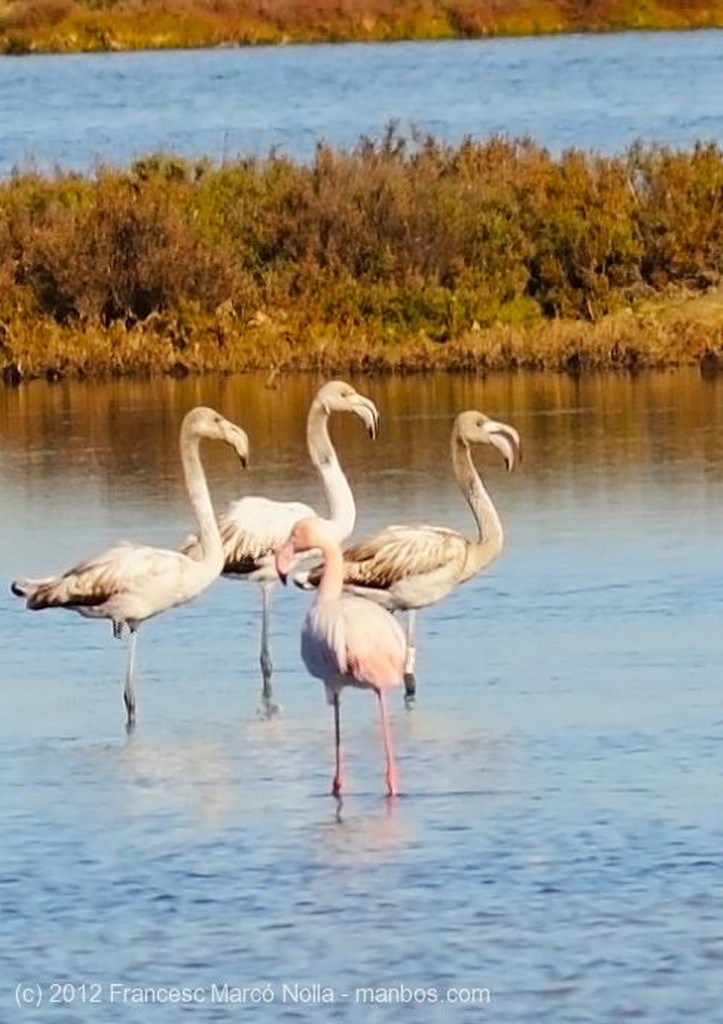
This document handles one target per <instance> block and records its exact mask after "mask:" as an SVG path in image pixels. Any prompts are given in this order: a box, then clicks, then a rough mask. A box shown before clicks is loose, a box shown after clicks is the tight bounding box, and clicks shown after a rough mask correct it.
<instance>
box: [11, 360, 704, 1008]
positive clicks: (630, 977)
mask: <svg viewBox="0 0 723 1024" xmlns="http://www.w3.org/2000/svg"><path fill="white" fill-rule="evenodd" d="M317 383H318V381H315V380H313V379H311V378H309V379H304V378H300V379H296V380H293V381H285V380H282V381H281V383H280V386H279V387H278V388H276V389H274V390H269V389H267V388H265V387H264V382H263V380H257V379H254V378H240V379H228V380H224V381H220V382H219V381H213V380H205V381H201V382H198V381H196V382H193V383H191V382H188V381H181V382H162V383H158V384H154V385H148V384H143V385H140V384H115V385H107V386H65V385H57V386H46V385H41V384H37V385H30V386H28V387H24V388H21V389H18V390H14V391H10V390H5V391H2V392H0V469H1V471H2V484H1V488H0V522H1V523H2V530H1V531H0V569H1V570H2V577H3V579H4V580H5V581H6V583H5V585H4V586H3V589H2V593H1V594H0V615H1V617H2V618H1V621H2V630H3V644H2V647H3V656H2V662H1V663H0V680H1V683H2V691H1V692H2V715H1V716H0V770H1V775H2V789H1V790H0V794H1V796H0V799H1V801H2V821H3V837H2V844H1V846H0V850H1V852H0V922H1V923H0V927H1V928H2V931H3V933H4V937H5V940H6V941H5V943H4V949H5V955H4V960H3V962H2V986H1V987H0V1005H2V1007H3V1009H2V1013H1V1014H0V1016H2V1019H3V1020H15V1019H17V1020H21V1019H24V1020H34V1021H42V1022H45V1021H49V1022H50V1021H58V1022H68V1024H70V1022H77V1021H82V1022H85V1021H93V1022H95V1021H101V1020H107V1021H123V1022H125V1021H129V1022H130V1021H159V1022H170V1021H178V1020H180V1019H183V1020H186V1019H188V1020H193V1021H202V1022H206V1021H216V1020H229V1019H234V1020H235V1019H238V1018H239V1017H241V1016H242V1015H244V1014H248V1015H249V1016H250V1018H251V1019H253V1018H254V1017H257V1018H261V1019H264V1020H277V1019H283V1020H285V1019H288V1020H299V1021H309V1022H311V1021H315V1020H320V1019H334V1020H347V1019H349V1020H359V1019H363V1020H369V1021H372V1022H376V1021H380V1022H381V1021H383V1022H386V1021H390V1022H391V1021H397V1020H399V1019H400V1010H399V1006H398V1005H397V1004H396V1003H392V1004H391V1005H390V1004H389V1003H385V1002H382V1001H380V999H382V998H383V997H385V996H386V997H388V998H389V999H394V998H397V999H402V1000H404V1001H406V1002H408V1003H409V1006H408V1013H407V1016H408V1017H409V1019H410V1020H413V1021H421V1022H426V1021H442V1020H445V1021H446V1020H450V1019H452V1020H458V1019H459V1020H462V1019H464V1020H488V1019H489V1020H494V1021H499V1022H525V1024H527V1022H530V1021H537V1020H550V1021H555V1022H566V1021H569V1022H575V1024H578V1022H583V1021H595V1022H600V1021H611V1022H612V1021H616V1022H617V1021H625V1020H636V1021H645V1022H650V1024H666V1022H671V1024H673V1022H675V1024H678V1022H680V1021H681V1020H683V1019H689V1020H699V1021H713V1020H715V1019H717V1015H718V1013H719V1007H720V977H721V964H722V962H723V924H722V923H721V922H723V899H722V898H721V888H720V875H721V867H722V866H723V865H722V855H721V849H722V848H723V828H722V826H721V819H720V814H719V789H720V778H721V771H722V770H723V754H722V753H721V750H722V749H723V713H722V712H721V695H720V685H721V683H720V681H721V667H722V659H721V608H722V606H723V572H722V568H723V535H722V531H721V504H722V498H723V468H722V467H723V440H722V439H723V383H721V381H720V380H719V381H702V380H700V379H699V378H698V376H697V375H695V374H690V375H689V374H687V373H683V374H675V375H661V376H651V377H640V378H638V379H636V380H611V379H606V378H599V379H595V380H589V381H580V382H575V381H571V380H568V379H563V378H549V377H539V378H536V377H522V376H515V377H500V378H490V379H489V380H487V381H484V380H481V379H476V378H465V377H429V378H424V379H420V380H417V379H409V378H405V379H403V380H391V381H385V382H380V381H367V380H359V381H357V382H356V383H357V385H358V386H359V387H360V388H361V389H363V390H365V391H366V393H367V394H369V396H370V397H372V398H373V399H374V400H375V401H376V403H377V405H378V407H379V409H380V411H381V414H382V431H381V435H380V437H379V439H378V440H377V441H376V442H371V441H369V440H368V439H367V438H366V437H365V436H364V434H363V431H362V429H361V425H360V424H359V423H358V422H357V421H356V419H355V420H354V422H347V421H346V418H344V417H339V418H338V421H337V422H335V423H334V424H333V433H334V437H335V439H336V441H337V444H338V449H339V452H340V456H341V459H342V461H343V463H344V465H345V466H346V467H347V469H348V472H349V476H350V479H351V480H352V483H353V486H354V489H355V493H356V496H357V501H358V508H359V516H358V525H357V531H356V534H357V536H361V535H363V534H364V533H366V532H367V531H369V530H371V529H372V528H374V527H376V526H379V525H382V524H384V523H387V522H390V521H399V520H420V519H422V520H431V521H434V522H438V523H440V524H446V525H449V526H455V527H458V528H462V529H465V530H467V531H471V530H472V524H471V521H470V516H469V512H468V510H467V509H466V507H465V505H464V503H463V501H462V499H461V497H460V495H459V493H458V492H457V490H456V488H455V485H454V481H453V479H452V475H451V469H450V466H449V463H448V437H449V429H450V424H451V420H452V417H453V415H454V414H455V413H456V412H457V411H459V410H460V409H463V408H470V407H477V408H481V409H482V410H484V411H486V412H488V413H491V414H493V415H494V416H496V417H498V418H501V419H504V420H507V421H508V422H510V423H513V424H514V425H515V426H517V428H518V429H519V431H520V433H521V435H522V438H523V443H524V447H525V452H524V462H523V464H522V466H521V467H520V470H519V472H518V473H515V474H513V475H509V476H507V475H505V473H504V470H503V467H502V466H501V464H500V463H499V461H498V460H497V459H496V458H495V453H494V452H492V451H483V452H478V453H476V456H477V463H478V465H479V466H480V468H481V470H482V472H483V475H484V476H485V478H486V480H487V483H488V486H489V488H490V490H491V492H492V493H493V495H494V498H495V501H496V503H497V506H498V509H499V511H500V515H501V517H502V520H503V522H504V525H505V528H506V547H505V550H504V552H503V554H502V556H501V557H500V559H499V560H498V561H497V562H495V563H494V565H493V566H491V567H490V568H489V569H488V571H486V572H485V573H484V574H482V575H481V576H480V577H478V578H477V579H475V580H473V581H471V582H470V583H469V584H468V585H467V586H466V587H465V588H463V589H461V590H460V591H458V592H457V593H456V594H455V595H454V596H452V597H451V598H450V599H448V600H447V601H446V602H445V603H443V604H441V605H439V606H437V607H436V608H431V609H428V610H427V611H426V612H424V613H422V614H421V615H420V620H419V627H420V636H419V655H418V676H419V699H418V703H417V707H416V709H415V710H414V711H412V712H408V711H405V710H404V708H403V702H402V699H401V694H392V697H394V698H397V699H394V700H392V701H391V706H392V719H393V728H394V731H395V739H396V746H397V754H398V758H399V769H400V775H401V788H402V795H401V796H400V797H399V798H397V799H396V800H394V801H393V802H391V803H390V802H388V801H387V800H386V799H385V798H384V797H383V783H382V773H381V753H380V749H379V742H378V734H377V723H376V712H375V708H374V701H373V699H372V698H371V697H370V696H369V695H368V694H364V693H346V694H345V695H344V697H343V727H344V731H345V741H346V755H347V756H346V760H347V775H348V778H347V793H346V796H345V799H344V802H343V806H342V807H341V809H340V810H339V811H337V809H336V808H335V805H334V802H333V800H332V798H331V797H330V796H329V795H328V788H329V782H330V776H331V768H332V765H331V755H332V721H331V713H330V709H329V708H328V707H327V706H326V705H325V703H324V697H323V689H322V687H321V685H320V684H318V683H316V682H315V681H312V680H310V679H309V678H307V676H306V674H305V671H304V669H303V666H302V665H301V663H300V660H299V656H298V652H297V645H298V631H299V625H300V620H301V617H302V615H303V612H304V608H305V605H306V601H307V597H306V595H305V594H302V593H301V592H299V591H296V590H293V589H292V590H286V591H283V590H281V588H278V591H277V593H276V597H275V609H274V620H273V639H272V643H273V653H274V658H275V662H276V687H277V697H278V699H279V700H280V701H281V703H282V704H283V711H282V713H281V714H280V715H279V716H277V717H275V718H273V719H272V720H264V719H262V718H260V717H258V716H257V714H256V707H257V704H258V687H259V670H258V664H257V640H258V625H259V619H258V604H259V597H258V594H257V592H256V591H255V589H254V588H252V587H250V586H247V585H244V584H239V583H233V582H226V581H220V582H219V583H217V584H216V585H215V586H214V587H212V588H211V590H210V591H208V592H207V593H206V594H205V595H204V596H203V597H202V598H201V599H199V600H198V601H196V602H195V603H192V604H190V605H187V606H185V607H184V608H181V609H177V610H176V611H174V612H172V613H169V614H168V615H166V616H161V617H159V618H157V619H155V620H153V621H152V622H150V623H148V624H146V626H145V627H144V628H143V629H142V630H141V634H140V643H139V673H140V680H139V721H138V726H137V729H136V731H135V734H134V735H132V736H131V737H128V736H126V733H125V730H124V727H123V711H122V704H121V694H120V683H119V680H120V675H121V671H122V663H123V656H124V652H123V647H122V645H121V644H119V643H118V642H115V641H113V640H112V638H111V636H110V628H109V627H108V625H107V623H104V622H92V621H87V620H83V619H81V618H80V617H77V616H74V615H71V614H66V613H63V612H41V613H37V614H33V613H31V612H28V611H26V610H24V608H23V607H22V604H21V602H19V601H17V600H15V599H13V598H12V597H11V595H10V594H9V592H8V590H7V585H6V584H7V581H8V580H9V579H11V578H12V577H13V575H15V574H18V573H26V574H32V573H40V572H44V571H49V570H53V569H56V568H62V567H64V566H66V565H68V564H70V563H71V562H72V561H73V560H74V559H76V558H78V557H80V556H81V555H84V554H87V553H90V552H92V551H94V550H97V549H98V548H101V547H103V546H105V545H106V544H108V543H110V542H113V541H115V540H117V539H121V538H129V539H138V540H148V541H151V542H154V543H159V544H173V543H174V542H175V541H176V540H178V539H179V538H181V537H183V536H184V534H185V531H186V530H187V529H188V527H189V526H190V518H189V512H188V509H187V506H186V503H185V498H184V493H183V488H182V485H181V483H180V477H179V465H178V456H177V450H176V449H177V442H176V435H177V429H178V425H179V423H180V420H181V417H182V415H183V413H184V412H185V411H186V410H187V409H188V408H189V407H190V406H192V405H193V404H196V403H198V402H204V403H210V404H213V405H214V406H216V407H217V408H219V409H220V410H222V411H223V412H224V413H226V414H227V415H228V416H230V417H231V418H235V419H236V420H237V421H238V422H240V423H241V424H243V426H244V427H245V428H246V429H247V431H248V433H249V436H250V440H251V445H252V464H251V467H250V468H249V469H248V470H247V471H246V472H245V473H244V474H241V473H240V471H239V470H238V469H237V466H236V464H235V462H234V460H233V458H232V457H231V455H230V454H228V453H227V452H226V451H224V450H223V449H222V448H219V446H217V445H216V446H213V445H209V446H208V448H207V450H206V452H205V454H206V464H207V466H208V472H209V479H210V483H211V486H212V489H213V492H214V495H215V498H216V500H217V501H218V502H219V503H221V502H223V501H224V500H225V499H227V498H229V497H231V496H233V495H237V494H242V493H264V494H268V495H270V496H278V497H282V496H287V497H294V498H301V499H304V500H308V501H312V502H314V503H317V502H319V501H320V495H319V486H318V483H317V481H316V480H315V479H314V476H313V472H312V471H311V469H310V468H309V467H308V465H307V460H306V456H305V452H304V444H303V421H304V416H305V410H306V407H307V405H308V401H309V398H310V396H311V394H312V392H313V390H314V388H315V386H316V384H317ZM54 983H65V984H66V985H67V986H70V987H66V988H60V987H58V986H56V987H55V988H54V987H53V985H54ZM83 985H85V988H83V987H82V986H83ZM16 986H21V987H19V988H17V987H16ZM37 986H40V988H38V987H37ZM72 986H74V987H72ZM113 986H117V987H115V988H114V987H113ZM123 986H126V987H127V988H128V989H129V991H128V992H126V993H125V994H124V992H123ZM224 986H227V988H224ZM257 986H258V989H257ZM284 986H286V988H285V987H284ZM294 986H302V988H301V989H297V988H295V987H294ZM311 986H317V987H316V988H312V987H311ZM169 987H170V988H171V989H172V988H173V987H178V988H183V987H185V988H186V989H189V990H191V991H189V992H187V993H186V994H185V998H187V999H188V1000H189V1002H187V1003H186V1005H185V1007H184V1008H179V1007H178V1006H175V1005H172V1004H169V1003H168V1002H160V1001H156V1002H151V1000H162V999H167V998H172V996H169V992H168V989H169ZM244 987H246V989H247V992H246V993H244V992H243V989H244ZM131 989H133V991H130V990H131ZM138 989H142V990H144V991H141V992H140V995H139V993H138V991H137V990H138ZM368 989H371V990H373V992H371V993H370V992H369V991H363V990H368ZM252 990H253V991H252ZM134 992H135V994H134ZM262 993H263V996H264V997H265V998H267V999H269V1000H271V1001H270V1002H268V1003H260V1004H256V1003H254V1002H253V1000H254V999H256V998H262ZM371 996H374V998H375V1000H376V1001H375V1002H374V1004H373V1005H365V1006H364V1008H363V1009H360V1008H359V1001H360V1000H367V1001H368V1000H369V999H370V998H371ZM16 997H17V998H18V999H20V1000H27V1003H28V1006H27V1007H26V1008H25V1009H23V1010H22V1011H21V1009H19V1008H17V1007H16V1003H15V1000H16ZM40 997H42V1005H41V1006H40V1008H39V1009H37V1008H35V1004H36V1003H37V1001H38V998H40ZM53 997H55V998H56V999H57V1000H59V1001H56V1002H50V1000H51V999H52V998H53ZM183 997H184V994H183V993H179V998H183ZM139 998H140V999H142V1000H143V1001H141V1002H139V1001H138V999H139ZM224 998H228V999H233V998H237V999H245V1000H246V1002H245V1009H240V1010H239V1009H238V1008H237V1007H235V1006H234V1005H231V1004H229V1003H227V1002H224V1001H223V1000H224ZM455 998H456V999H457V1000H458V1001H457V1002H456V1003H454V1005H450V1001H452V1000H454V999H455ZM329 999H333V1002H331V1003H327V1002H322V1000H329ZM434 999H436V1000H437V1001H436V1002H433V1000H434ZM445 1000H446V1002H444V1001H445ZM460 1001H461V1002H462V1003H466V1002H469V1001H476V1003H477V1005H476V1007H474V1008H473V1009H466V1008H464V1007H463V1006H462V1005H460Z"/></svg>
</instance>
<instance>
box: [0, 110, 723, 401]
mask: <svg viewBox="0 0 723 1024" xmlns="http://www.w3.org/2000/svg"><path fill="white" fill-rule="evenodd" d="M722 271H723V152H722V151H721V149H720V148H718V147H717V146H715V145H713V144H710V145H703V144H700V145H697V146H695V147H694V148H693V149H691V150H688V151H680V150H674V149H670V148H666V147H662V146H647V145H642V144H637V145H634V146H632V147H630V148H629V149H628V150H627V151H626V152H625V153H623V154H622V155H617V156H614V157H609V156H602V155H598V154H590V153H584V152H580V151H575V150H570V151H567V152H565V153H564V154H562V155H560V156H553V155H551V154H550V153H549V152H548V151H547V150H545V149H544V148H542V147H540V146H539V145H537V144H536V143H535V142H533V141H531V140H529V139H520V140H506V139H502V138H493V139H489V140H487V141H485V142H474V141H471V140H466V141H463V142H462V143H460V144H458V145H447V144H443V143H441V142H439V141H438V140H435V139H433V138H430V137H420V138H410V137H405V136H402V135H400V134H399V133H398V132H397V131H396V130H395V129H394V128H393V127H390V128H389V130H388V132H387V133H386V134H385V135H384V136H383V137H381V138H379V139H361V140H360V141H359V143H358V144H357V145H356V146H355V147H353V148H352V149H349V150H344V151H336V150H334V149H331V148H329V147H327V146H325V145H320V146H319V147H318V149H317V151H316V154H315V157H314V158H313V159H312V160H311V161H308V162H305V163H297V162H294V161H293V160H291V159H288V158H286V157H283V156H279V155H274V154H271V155H269V156H267V157H264V158H247V159H241V158H239V159H236V160H233V161H229V162H226V163H224V164H221V165H218V164H211V163H208V162H206V161H184V160H181V159H178V158H176V157H174V156H170V155H160V156H152V157H147V158H145V159H141V160H138V161H137V162H136V163H134V164H133V165H132V166H130V167H128V168H125V169H117V168H115V169H114V168H98V169H97V170H96V172H95V173H93V174H92V175H78V174H74V173H73V174H71V173H61V172H58V173H57V174H55V175H54V176H47V175H43V174H40V173H35V172H33V171H32V170H29V169H28V170H23V171H18V172H16V173H14V174H13V175H12V176H11V177H10V178H8V179H6V180H4V181H2V182H0V371H1V372H2V374H3V376H4V379H5V381H6V382H10V383H13V382H19V381H21V380H23V379H28V378H32V377H37V376H43V375H45V376H47V377H48V378H49V379H57V378H58V377H62V376H81V377H82V376H106V375H123V374H136V375H138V374H151V373H177V374H186V373H197V372H206V371H221V372H238V371H244V370H250V369H266V370H269V371H285V370H292V369H294V370H297V369H311V368H314V369H321V370H324V371H325V372H342V371H344V370H368V371H370V372H375V371H394V370H396V371H419V370H428V369H437V368H448V369H460V370H475V371H478V372H485V371H488V370H498V369H510V368H534V369H552V370H560V371H567V372H575V373H577V372H584V371H587V370H594V369H603V368H604V369H632V370H635V369H641V368H644V367H666V366H678V365H682V364H691V363H699V364H700V365H701V366H702V367H703V368H705V369H707V370H715V369H716V368H717V367H718V366H721V365H723V292H722V290H721V272H722Z"/></svg>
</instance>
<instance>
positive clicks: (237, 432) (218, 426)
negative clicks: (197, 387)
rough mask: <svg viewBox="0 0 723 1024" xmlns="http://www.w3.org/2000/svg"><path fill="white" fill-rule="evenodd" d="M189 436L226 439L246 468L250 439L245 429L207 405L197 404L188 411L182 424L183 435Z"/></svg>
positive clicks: (217, 439) (216, 439)
mask: <svg viewBox="0 0 723 1024" xmlns="http://www.w3.org/2000/svg"><path fill="white" fill-rule="evenodd" d="M184 434H185V436H189V437H208V438H211V440H215V441H224V442H225V443H226V444H228V445H230V446H231V448H233V449H234V450H235V452H236V454H237V455H238V457H239V460H240V462H241V465H242V466H243V467H244V469H245V468H246V466H247V465H248V460H249V439H248V436H247V434H246V431H245V430H242V429H241V427H238V426H236V424H235V423H232V422H231V420H227V419H226V417H225V416H222V415H221V414H220V413H218V412H216V410H215V409H210V408H209V407H208V406H205V405H197V406H196V408H195V409H191V411H190V412H188V413H186V415H185V417H184V420H183V424H182V426H181V435H182V436H183V435H184Z"/></svg>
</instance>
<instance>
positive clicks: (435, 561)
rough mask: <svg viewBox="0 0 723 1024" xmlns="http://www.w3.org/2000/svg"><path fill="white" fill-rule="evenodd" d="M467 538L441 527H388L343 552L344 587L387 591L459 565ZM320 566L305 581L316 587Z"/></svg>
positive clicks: (461, 563) (465, 549)
mask: <svg viewBox="0 0 723 1024" xmlns="http://www.w3.org/2000/svg"><path fill="white" fill-rule="evenodd" d="M466 554H467V541H466V540H465V538H464V537H463V536H462V535H461V534H459V533H456V532H455V531H454V530H447V529H445V528H444V527H441V526H388V527H386V528H385V529H384V530H381V531H380V532H379V533H377V534H375V535H374V536H372V537H369V538H367V539H366V540H362V541H360V542H359V543H358V544H353V545H352V546H351V547H348V548H346V549H345V551H344V586H353V587H358V588H360V589H363V588H369V589H370V590H386V589H389V588H390V587H392V586H393V585H394V584H395V583H397V582H399V581H400V580H403V579H408V578H412V577H417V576H427V575H430V574H432V573H436V572H438V571H440V570H446V569H448V568H449V569H452V568H456V567H457V566H459V567H461V566H462V565H463V564H464V560H465V557H466ZM322 568H323V567H322V566H321V565H317V566H315V567H314V568H313V569H311V570H310V571H309V573H308V574H307V575H306V576H305V577H304V582H305V583H308V584H311V585H313V586H318V583H319V580H320V579H321V571H322Z"/></svg>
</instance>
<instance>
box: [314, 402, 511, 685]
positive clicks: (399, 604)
mask: <svg viewBox="0 0 723 1024" xmlns="http://www.w3.org/2000/svg"><path fill="white" fill-rule="evenodd" d="M472 444H491V445H494V447H495V448H497V449H498V450H499V451H500V452H501V453H502V456H503V458H504V460H505V465H506V466H507V469H508V470H512V469H514V467H515V464H516V463H517V462H518V461H519V460H520V458H521V447H520V435H519V434H518V433H517V431H516V430H515V428H514V427H510V426H508V425H507V424H505V423H499V422H497V421H496V420H492V419H490V418H489V417H488V416H485V415H484V413H481V412H477V411H476V410H468V411H466V412H461V413H460V414H459V415H458V416H457V418H456V419H455V421H454V425H453V427H452V437H451V449H452V468H453V470H454V474H455V476H456V478H457V483H458V484H459V487H460V490H461V491H462V493H463V495H464V497H465V499H466V501H467V503H468V505H469V507H470V508H471V509H472V515H473V516H474V518H475V522H476V524H477V538H476V539H475V540H469V539H468V538H467V537H464V536H463V535H462V534H461V533H459V532H458V531H456V530H449V529H446V528H445V527H443V526H426V525H420V526H387V527H385V529H383V530H381V531H380V532H379V533H377V534H374V535H373V536H372V537H368V538H367V539H366V540H361V541H359V542H358V543H357V544H354V545H352V546H351V547H349V548H346V549H345V551H344V553H343V585H344V590H346V591H347V592H349V593H352V594H357V595H359V596H361V597H365V598H368V599H369V600H371V601H374V602H376V603H377V604H379V605H381V606H382V607H383V608H386V609H388V610H389V611H405V612H407V630H406V641H407V656H406V664H405V669H404V686H405V691H406V700H407V703H408V704H409V703H411V702H412V701H413V700H414V697H415V692H416V680H415V676H414V664H415V654H416V652H415V646H414V616H415V612H416V610H417V609H418V608H424V607H426V606H427V605H431V604H436V602H437V601H441V600H442V598H444V597H446V596H447V595H448V594H450V593H451V592H452V590H454V588H455V587H457V586H459V584H460V583H464V582H465V581H466V580H469V579H470V578H471V577H472V576H474V575H475V574H476V573H478V572H480V571H481V570H482V569H484V568H485V567H486V566H488V565H489V564H490V562H492V561H493V559H494V558H496V557H497V555H498V554H499V553H500V551H501V550H502V543H503V533H502V524H501V522H500V518H499V516H498V514H497V510H496V509H495V506H494V504H493V503H492V499H491V498H490V496H489V494H488V493H487V490H486V489H485V486H484V484H483V483H482V480H481V478H480V475H479V473H478V472H477V470H476V469H475V466H474V463H473V462H472V455H471V452H470V445H472ZM321 573H322V569H321V567H319V566H315V567H314V568H313V569H311V570H310V571H308V572H301V573H298V574H297V576H296V578H295V582H296V583H297V585H298V586H300V587H303V588H305V589H308V588H310V587H313V586H316V585H317V584H318V583H319V580H320V579H321Z"/></svg>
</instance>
